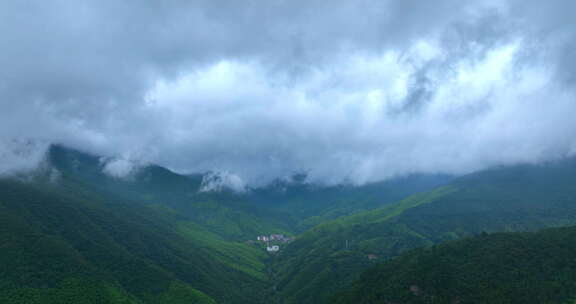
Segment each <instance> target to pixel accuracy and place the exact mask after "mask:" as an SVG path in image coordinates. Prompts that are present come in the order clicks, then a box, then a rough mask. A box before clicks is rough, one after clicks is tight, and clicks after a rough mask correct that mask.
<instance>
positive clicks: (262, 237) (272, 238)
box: [256, 234, 292, 252]
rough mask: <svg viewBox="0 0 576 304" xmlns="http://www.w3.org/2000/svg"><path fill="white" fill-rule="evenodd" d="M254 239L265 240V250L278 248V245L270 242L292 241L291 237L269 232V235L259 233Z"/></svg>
mask: <svg viewBox="0 0 576 304" xmlns="http://www.w3.org/2000/svg"><path fill="white" fill-rule="evenodd" d="M256 240H258V241H260V242H266V251H268V252H277V251H279V250H280V246H278V245H275V244H270V242H274V243H276V244H277V243H288V242H290V241H292V238H291V237H287V236H285V235H283V234H271V235H259V236H258V237H256Z"/></svg>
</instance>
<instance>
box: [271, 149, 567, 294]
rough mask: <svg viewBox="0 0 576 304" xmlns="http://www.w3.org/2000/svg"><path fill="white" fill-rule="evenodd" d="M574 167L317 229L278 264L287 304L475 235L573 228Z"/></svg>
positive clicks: (417, 199) (503, 175)
mask: <svg viewBox="0 0 576 304" xmlns="http://www.w3.org/2000/svg"><path fill="white" fill-rule="evenodd" d="M575 185H576V161H575V160H574V159H570V160H564V161H560V162H554V163H549V164H546V165H537V166H533V165H519V166H514V167H505V168H496V169H493V170H488V171H484V172H480V173H474V174H471V175H468V176H464V177H461V178H458V179H456V180H454V181H453V182H452V183H450V184H449V185H447V186H444V187H440V188H437V189H435V190H433V191H429V192H424V193H419V194H416V195H412V196H410V197H408V198H406V199H404V200H401V201H400V202H398V203H395V204H392V205H387V206H384V207H381V208H376V209H373V210H370V211H366V212H360V213H357V214H354V215H351V216H346V217H340V218H338V219H335V220H332V221H327V222H325V223H322V224H320V225H318V226H316V227H314V228H312V229H310V230H308V231H306V232H305V233H303V234H302V235H300V237H299V238H297V240H296V241H295V242H293V243H292V244H291V245H290V246H289V247H288V248H286V250H285V251H284V252H282V253H281V255H280V256H279V258H278V262H277V263H276V267H277V269H278V272H279V280H280V281H279V285H278V286H279V290H280V291H281V293H282V294H283V297H284V299H285V300H286V302H287V303H323V302H326V301H328V299H329V298H330V296H331V295H332V294H333V293H334V292H337V291H338V290H341V289H342V288H345V286H347V285H348V284H350V283H351V282H352V281H354V280H355V279H357V278H359V275H360V274H361V273H362V271H364V270H365V269H367V268H369V267H370V266H371V265H373V264H375V263H377V262H382V261H385V260H387V259H389V258H392V257H395V256H398V255H399V254H401V253H403V252H405V251H407V250H410V249H413V248H417V247H423V246H430V245H433V244H438V243H441V242H444V241H448V240H454V239H458V238H462V237H466V236H471V235H475V234H478V233H481V232H498V231H534V230H538V229H542V228H546V227H559V226H566V225H571V224H576V186H575Z"/></svg>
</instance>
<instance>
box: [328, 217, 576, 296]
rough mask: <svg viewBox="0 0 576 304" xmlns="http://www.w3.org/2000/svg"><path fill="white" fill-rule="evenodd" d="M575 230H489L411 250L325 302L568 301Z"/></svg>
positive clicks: (575, 291)
mask: <svg viewBox="0 0 576 304" xmlns="http://www.w3.org/2000/svg"><path fill="white" fill-rule="evenodd" d="M575 256H576V228H574V227H570V228H557V229H549V230H544V231H541V232H535V233H519V232H516V233H494V234H486V233H482V234H480V235H477V236H474V237H471V238H467V239H464V240H459V241H451V242H447V243H445V244H441V245H436V246H433V247H430V248H424V249H416V250H414V251H410V252H408V253H406V254H403V255H401V256H400V257H398V258H394V259H392V260H390V261H388V262H385V263H382V264H379V265H377V266H375V267H373V268H371V269H369V270H368V271H366V272H365V273H363V274H362V276H361V277H360V279H359V280H358V281H356V282H355V283H354V284H353V285H352V287H351V288H350V289H349V290H347V291H345V292H341V293H339V294H338V295H336V296H334V297H333V299H332V300H331V301H330V303H338V304H345V303H350V304H359V303H370V304H372V303H406V304H410V303H478V304H480V303H510V304H514V303H518V304H525V303H573V302H572V300H574V299H576V260H575V259H574V257H575Z"/></svg>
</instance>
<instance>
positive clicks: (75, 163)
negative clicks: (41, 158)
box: [47, 146, 291, 241]
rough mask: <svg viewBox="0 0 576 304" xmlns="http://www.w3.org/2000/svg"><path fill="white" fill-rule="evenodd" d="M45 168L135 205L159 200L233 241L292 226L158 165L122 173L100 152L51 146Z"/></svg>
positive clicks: (275, 215)
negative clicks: (109, 167) (110, 171)
mask: <svg viewBox="0 0 576 304" xmlns="http://www.w3.org/2000/svg"><path fill="white" fill-rule="evenodd" d="M47 166H48V167H51V168H52V169H53V170H56V172H58V175H59V176H62V177H64V178H66V179H67V180H73V181H74V182H75V183H77V184H80V185H82V186H83V187H85V188H88V189H91V190H92V191H94V192H97V193H99V194H101V195H103V196H106V197H109V198H122V199H123V200H125V201H127V202H131V203H133V204H138V205H158V206H162V207H164V208H169V209H171V210H173V211H175V212H178V213H180V214H182V215H185V216H187V217H189V218H190V220H192V221H194V222H195V223H197V224H198V225H200V226H202V227H204V228H206V229H207V230H209V231H211V232H213V233H216V234H218V235H219V236H220V237H222V238H225V239H228V240H233V241H246V240H249V239H254V238H255V237H256V236H257V235H260V234H269V233H285V234H290V229H291V228H290V225H289V222H288V221H287V220H285V218H283V217H282V216H281V215H280V214H278V213H277V212H274V211H271V210H268V209H264V208H260V207H258V206H256V205H254V204H252V203H251V202H250V201H249V200H248V199H246V198H245V197H243V196H242V195H238V194H235V193H233V192H230V191H222V192H202V191H200V190H201V185H202V176H201V175H196V176H185V175H180V174H177V173H174V172H172V171H170V170H168V169H166V168H163V167H160V166H156V165H146V166H141V167H140V168H137V169H135V170H134V172H133V173H132V174H131V175H129V176H126V177H122V178H119V177H114V176H113V175H112V176H111V175H109V174H106V173H105V168H106V164H105V160H104V161H103V160H102V158H101V157H98V156H95V155H91V154H88V153H84V152H80V151H77V150H73V149H69V148H66V147H62V146H53V147H52V148H51V149H50V151H49V153H48V165H47Z"/></svg>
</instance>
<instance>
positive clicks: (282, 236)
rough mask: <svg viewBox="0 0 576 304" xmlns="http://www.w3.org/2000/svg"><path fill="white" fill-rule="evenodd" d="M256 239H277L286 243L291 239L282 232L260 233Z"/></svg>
mask: <svg viewBox="0 0 576 304" xmlns="http://www.w3.org/2000/svg"><path fill="white" fill-rule="evenodd" d="M256 239H257V240H258V241H261V242H272V241H277V242H281V243H288V242H290V241H292V238H291V237H287V236H285V235H283V234H271V235H260V236H258V237H257V238H256Z"/></svg>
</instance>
